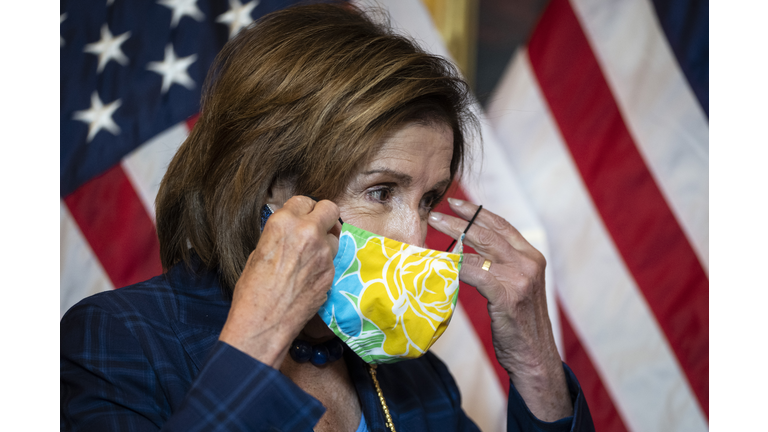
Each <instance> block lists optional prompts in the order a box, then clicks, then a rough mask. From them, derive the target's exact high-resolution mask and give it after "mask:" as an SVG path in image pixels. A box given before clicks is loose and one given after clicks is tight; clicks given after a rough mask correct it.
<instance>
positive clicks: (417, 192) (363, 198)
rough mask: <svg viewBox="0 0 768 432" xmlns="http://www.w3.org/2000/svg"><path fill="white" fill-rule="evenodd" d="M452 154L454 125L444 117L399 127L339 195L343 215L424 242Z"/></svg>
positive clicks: (382, 232)
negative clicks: (428, 122) (434, 121)
mask: <svg viewBox="0 0 768 432" xmlns="http://www.w3.org/2000/svg"><path fill="white" fill-rule="evenodd" d="M452 156H453V131H452V130H451V128H450V127H449V126H448V125H446V124H444V123H436V124H429V125H424V124H420V123H409V124H407V125H405V126H403V127H402V128H400V129H398V130H396V131H395V132H394V133H393V134H391V135H389V136H388V137H387V138H385V140H384V143H383V145H382V147H381V150H379V152H378V153H377V154H376V156H375V157H374V158H373V160H372V161H370V162H369V163H368V164H367V165H366V166H364V167H363V168H362V169H361V170H360V171H359V172H358V173H357V174H355V175H354V176H353V177H352V180H351V181H350V183H349V185H348V186H347V188H346V190H345V191H344V192H343V194H342V195H341V197H339V198H337V199H336V200H335V202H336V204H337V205H338V206H339V208H340V210H341V218H342V220H343V221H344V222H346V223H350V224H352V225H354V226H357V227H360V228H362V229H364V230H367V231H371V232H373V233H376V234H379V235H383V236H385V237H388V238H391V239H394V240H398V241H401V242H404V243H408V244H412V245H416V246H422V247H423V246H424V241H425V239H426V236H427V217H428V216H429V212H430V211H431V210H432V208H433V207H434V206H435V205H436V200H437V199H438V198H439V197H440V196H442V195H443V193H444V192H445V190H446V189H447V188H448V186H449V185H450V176H451V172H450V166H451V158H452Z"/></svg>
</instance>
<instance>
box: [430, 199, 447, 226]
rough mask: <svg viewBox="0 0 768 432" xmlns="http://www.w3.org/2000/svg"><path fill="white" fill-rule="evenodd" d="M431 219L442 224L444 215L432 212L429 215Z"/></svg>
mask: <svg viewBox="0 0 768 432" xmlns="http://www.w3.org/2000/svg"><path fill="white" fill-rule="evenodd" d="M448 199H450V198H448ZM429 218H430V219H432V221H433V222H440V221H441V220H443V215H442V214H441V213H436V212H432V213H430V214H429Z"/></svg>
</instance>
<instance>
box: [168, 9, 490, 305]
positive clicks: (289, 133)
mask: <svg viewBox="0 0 768 432" xmlns="http://www.w3.org/2000/svg"><path fill="white" fill-rule="evenodd" d="M412 121H418V122H426V123H434V122H441V123H445V124H448V125H450V127H451V128H452V129H453V141H454V151H453V159H452V161H451V167H450V172H451V177H454V176H455V175H456V173H457V172H459V171H460V169H461V167H462V165H463V163H464V158H465V153H466V150H465V144H464V142H465V141H464V140H465V138H464V137H465V134H466V133H467V132H468V130H469V127H470V126H472V127H474V126H475V124H476V120H475V118H474V116H473V115H472V114H471V112H470V111H469V108H468V87H467V85H466V84H465V83H464V81H462V80H461V79H460V78H459V77H458V73H457V72H456V69H455V68H454V66H453V65H452V64H451V63H450V62H448V61H446V60H444V59H442V58H440V57H436V56H433V55H429V54H427V53H425V52H424V51H422V50H421V49H420V48H418V46H417V45H416V44H415V43H414V42H412V41H410V40H409V39H407V38H405V37H403V36H400V35H396V34H394V33H393V32H392V31H391V30H390V29H389V27H388V26H385V25H380V24H376V23H374V22H373V21H372V20H371V19H370V18H368V17H366V16H365V15H364V14H363V12H361V11H360V10H359V9H356V8H354V7H352V6H349V5H331V4H316V5H305V6H299V7H293V8H288V9H284V10H280V11H277V12H274V13H271V14H269V15H266V16H264V17H263V18H261V19H260V20H259V21H257V22H256V24H255V25H254V26H252V27H250V28H248V29H246V30H244V31H242V32H241V33H240V34H238V35H237V36H236V37H235V38H234V39H232V40H231V41H230V42H228V43H227V44H226V45H225V46H224V48H223V49H222V51H221V52H220V53H219V55H218V56H217V58H216V60H215V61H214V63H213V65H212V67H211V69H210V71H209V73H208V77H207V78H206V82H205V85H204V89H203V96H202V102H201V111H200V118H199V120H198V121H197V123H196V124H195V126H194V128H193V129H192V131H191V133H190V135H189V137H188V138H187V140H186V141H185V142H184V144H183V145H182V146H181V147H180V148H179V151H178V153H176V155H175V157H174V158H173V160H172V161H171V164H170V166H169V167H168V171H167V172H166V174H165V177H163V181H162V184H161V185H160V191H159V193H158V196H157V200H156V207H157V233H158V236H159V238H160V256H161V259H162V264H163V267H164V268H165V269H168V268H170V267H171V266H172V265H174V264H176V263H178V262H180V261H186V262H188V263H189V259H190V257H191V255H192V250H194V252H195V253H197V254H198V255H199V257H200V258H201V260H202V262H203V263H204V264H205V265H206V266H207V267H208V268H209V269H217V270H218V271H219V273H220V276H221V281H222V284H223V286H224V287H225V288H226V289H229V290H231V289H233V288H234V286H235V282H237V280H238V278H239V277H240V274H241V273H242V270H243V268H244V267H245V263H246V261H247V259H248V256H249V254H250V253H251V251H252V250H253V249H254V248H255V247H256V243H257V242H258V240H259V235H260V231H259V228H258V221H259V214H260V209H261V208H262V206H263V205H264V203H265V200H266V197H267V194H268V191H269V188H270V186H271V185H272V184H273V183H274V182H276V181H283V180H289V181H290V182H291V183H292V185H293V187H294V192H295V193H296V194H307V195H312V196H316V197H319V198H330V199H333V198H335V197H338V196H339V195H340V193H341V192H342V190H343V188H344V187H345V186H346V185H347V183H348V182H349V180H350V179H351V177H352V175H354V174H355V172H356V170H357V169H359V167H360V166H362V165H363V164H365V163H367V162H368V161H369V160H370V158H371V157H372V156H373V155H374V154H375V153H376V151H377V150H378V146H379V144H380V142H381V140H382V138H384V137H385V135H386V134H387V132H391V131H393V130H395V128H397V127H398V126H402V125H403V124H405V123H407V122H412ZM472 130H474V129H472ZM190 247H191V248H192V249H190Z"/></svg>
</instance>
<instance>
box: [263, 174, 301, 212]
mask: <svg viewBox="0 0 768 432" xmlns="http://www.w3.org/2000/svg"><path fill="white" fill-rule="evenodd" d="M293 190H294V187H293V182H292V181H290V180H285V179H277V180H275V181H273V182H272V185H271V186H270V187H269V190H268V191H267V204H269V205H270V206H271V207H272V208H273V209H274V210H277V209H279V208H280V207H282V206H283V204H285V202H286V201H288V199H290V198H291V197H292V196H293Z"/></svg>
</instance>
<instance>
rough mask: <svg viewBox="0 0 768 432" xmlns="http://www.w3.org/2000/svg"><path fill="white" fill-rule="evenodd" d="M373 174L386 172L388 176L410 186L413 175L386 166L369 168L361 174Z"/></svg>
mask: <svg viewBox="0 0 768 432" xmlns="http://www.w3.org/2000/svg"><path fill="white" fill-rule="evenodd" d="M373 174H386V175H388V176H390V177H394V178H395V179H396V180H397V181H398V182H400V183H402V185H403V186H406V187H408V186H410V185H411V183H413V177H411V176H409V175H408V174H406V173H402V172H400V171H395V170H391V169H388V168H382V169H375V170H370V171H366V172H364V173H363V175H373Z"/></svg>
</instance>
